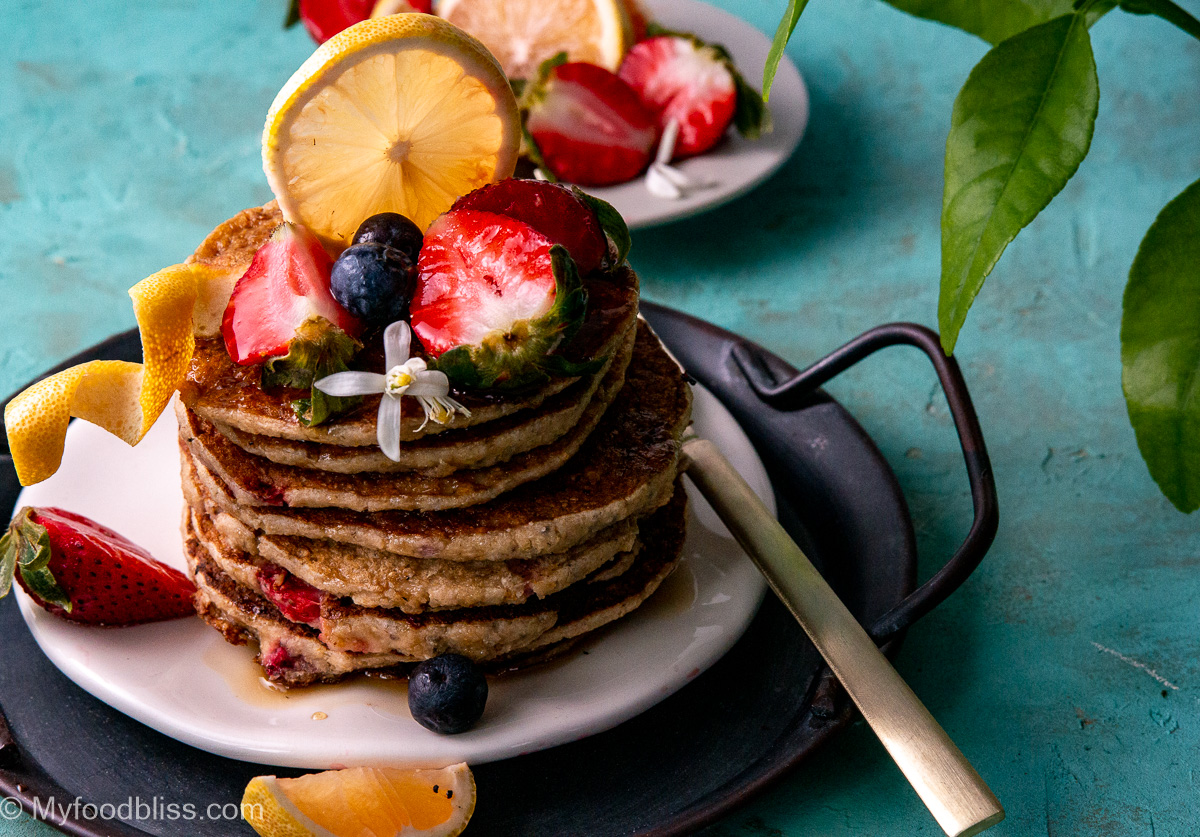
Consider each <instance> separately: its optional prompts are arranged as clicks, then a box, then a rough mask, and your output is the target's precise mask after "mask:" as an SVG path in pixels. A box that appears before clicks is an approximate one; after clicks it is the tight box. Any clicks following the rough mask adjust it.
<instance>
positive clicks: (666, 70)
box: [617, 27, 769, 159]
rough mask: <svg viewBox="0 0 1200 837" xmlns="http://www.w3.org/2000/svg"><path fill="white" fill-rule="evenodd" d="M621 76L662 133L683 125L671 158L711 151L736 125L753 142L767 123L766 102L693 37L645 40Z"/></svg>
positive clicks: (721, 53)
mask: <svg viewBox="0 0 1200 837" xmlns="http://www.w3.org/2000/svg"><path fill="white" fill-rule="evenodd" d="M652 31H657V32H662V31H664V30H657V29H654V28H653V27H652ZM617 72H618V75H620V77H621V78H622V79H623V80H624V81H626V82H627V83H628V84H629V86H630V87H632V88H633V89H634V90H635V91H636V92H637V94H638V96H640V97H641V100H642V102H643V103H644V104H645V105H646V106H647V107H649V108H650V109H651V110H653V111H654V112H655V113H656V114H657V115H658V127H659V129H660V130H663V129H665V128H666V126H667V124H668V123H669V122H671V121H672V120H674V121H675V122H677V123H678V124H679V136H678V138H677V139H676V141H675V153H674V157H673V159H681V158H683V157H691V156H694V155H696V154H702V153H703V152H705V151H707V150H708V149H710V148H712V147H713V146H714V145H716V144H717V143H718V142H719V141H720V139H721V137H722V136H724V134H725V129H726V128H728V127H729V123H730V122H734V121H735V120H736V123H737V128H738V130H739V131H740V132H741V133H742V134H743V135H744V136H746V137H749V138H754V137H757V136H758V135H759V134H760V133H761V132H762V131H763V130H766V128H767V125H768V124H769V118H768V116H767V111H766V107H765V106H764V105H763V102H762V97H761V96H759V95H758V93H757V92H756V91H755V90H754V89H753V88H751V87H750V86H749V85H747V84H746V82H745V81H744V80H743V79H742V77H741V75H740V74H739V73H738V71H737V68H736V67H734V65H733V61H732V59H731V58H730V57H729V53H728V52H726V51H725V49H724V48H723V47H720V46H715V45H711V44H706V43H704V42H703V41H701V40H700V39H698V38H695V37H693V36H691V35H680V34H676V33H667V34H658V35H656V36H655V37H652V38H649V39H647V40H645V41H642V42H641V43H638V44H636V45H634V47H633V49H631V50H629V52H628V53H627V54H626V56H625V60H624V61H623V62H622V63H621V67H620V69H619V70H618V71H617Z"/></svg>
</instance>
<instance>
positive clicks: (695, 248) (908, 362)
mask: <svg viewBox="0 0 1200 837" xmlns="http://www.w3.org/2000/svg"><path fill="white" fill-rule="evenodd" d="M285 5H286V4H285V3H284V2H283V0H257V2H236V3H235V2H220V3H219V2H198V1H197V2H167V0H158V2H149V3H127V2H125V0H95V2H90V3H86V4H83V3H63V4H44V3H40V2H14V0H6V2H4V3H3V4H2V7H3V8H4V10H5V12H6V14H5V15H4V17H5V24H6V29H7V31H6V36H7V37H6V44H5V47H4V51H3V57H2V58H0V126H3V129H2V130H0V294H2V295H3V300H4V303H5V304H4V306H3V311H2V313H0V391H5V392H7V391H10V390H12V389H13V388H15V387H16V386H18V385H20V384H21V383H22V382H24V381H25V380H27V379H28V378H29V377H30V376H32V375H34V374H35V373H37V372H39V371H40V370H42V369H44V368H46V367H48V366H50V365H51V364H54V363H57V362H59V361H61V360H62V359H64V358H66V357H68V356H69V355H71V354H73V353H74V352H76V351H78V350H80V349H82V348H84V347H86V346H88V345H90V344H92V343H94V342H96V341H97V340H100V339H101V338H104V337H106V336H108V335H109V334H111V333H113V332H115V331H118V330H122V329H125V328H129V327H130V326H132V325H133V316H132V313H131V310H130V306H129V301H128V298H127V296H126V295H125V291H126V289H127V288H128V287H129V286H130V285H132V284H133V283H134V282H136V281H137V280H139V279H140V278H142V277H143V276H145V275H147V274H149V273H151V272H153V271H154V270H156V269H158V268H159V267H162V266H164V265H166V264H170V263H173V262H177V261H180V260H182V259H183V258H184V257H185V256H186V255H187V254H188V253H189V252H190V251H191V250H192V249H193V248H194V247H195V245H196V244H197V243H198V242H199V241H200V239H201V238H202V237H203V236H204V234H205V233H206V232H207V231H208V230H209V229H210V228H211V227H213V226H214V225H215V224H216V223H217V222H219V221H221V220H222V219H224V218H226V217H228V216H229V215H232V214H233V213H234V212H236V211H238V210H240V209H242V208H243V207H246V206H250V205H254V204H259V203H262V202H263V201H264V200H266V199H267V198H269V197H270V195H269V192H268V190H267V187H266V183H265V181H264V178H263V176H262V172H261V170H260V162H259V132H260V130H261V125H262V118H263V115H264V114H265V112H266V109H267V106H268V105H269V104H270V101H271V98H272V97H273V95H274V93H275V91H276V90H277V89H278V88H279V87H280V86H281V85H282V84H283V82H284V81H285V80H286V79H287V77H288V76H289V74H290V73H291V72H292V70H294V69H295V68H296V67H297V66H298V65H299V64H300V62H301V61H302V60H303V59H304V57H305V56H307V54H308V53H309V52H310V50H311V48H312V45H311V43H310V42H309V41H308V39H307V36H306V35H305V34H304V32H303V31H302V30H299V29H296V30H292V31H290V32H283V31H281V30H280V28H279V21H280V19H281V17H282V14H283V10H284V6H285ZM720 5H722V6H724V7H725V8H727V9H730V10H732V11H735V12H737V13H739V14H742V15H744V16H745V17H746V18H747V19H749V20H751V21H752V22H753V23H755V24H756V25H757V26H758V27H759V28H760V29H762V30H764V31H768V32H770V31H773V30H774V26H775V23H776V21H777V20H778V18H779V15H780V13H781V12H782V10H783V7H784V2H783V0H756V2H753V3H751V2H741V3H739V2H735V0H723V2H721V3H720ZM1185 5H1187V4H1186V3H1185ZM1093 40H1094V45H1095V51H1096V60H1097V63H1098V65H1099V71H1100V80H1101V104H1100V120H1099V123H1098V125H1097V128H1096V135H1095V140H1094V142H1093V146H1092V152H1091V155H1090V156H1089V158H1088V159H1087V160H1086V161H1085V162H1084V164H1083V166H1082V167H1081V168H1080V170H1079V173H1078V175H1077V176H1076V177H1075V179H1074V180H1073V181H1072V182H1071V183H1070V185H1068V187H1067V188H1066V190H1065V191H1064V192H1063V194H1062V195H1061V196H1060V197H1059V199H1058V200H1057V201H1056V202H1055V203H1054V204H1052V205H1051V207H1050V208H1049V209H1048V210H1047V211H1046V212H1045V213H1043V214H1042V216H1041V217H1039V218H1038V219H1037V220H1036V221H1035V222H1034V223H1033V224H1032V225H1031V227H1030V228H1029V229H1028V230H1026V231H1025V233H1023V234H1022V236H1021V237H1020V238H1019V239H1018V240H1017V241H1016V243H1015V244H1014V245H1013V246H1012V247H1010V248H1009V251H1008V253H1007V254H1006V256H1005V257H1004V259H1003V260H1002V261H1001V263H1000V266H999V268H998V269H997V270H996V272H995V274H994V275H993V277H992V278H991V280H990V282H989V284H988V285H987V286H986V287H985V289H984V291H983V293H982V294H981V296H980V298H979V305H978V310H977V311H976V312H975V313H974V314H972V316H971V319H970V320H969V321H968V323H967V326H966V328H965V330H964V332H963V336H962V339H961V340H960V343H959V358H960V361H961V362H962V364H963V366H964V372H965V374H966V377H967V380H968V382H969V383H970V385H971V386H972V389H973V392H974V394H975V399H976V404H977V406H978V408H979V413H980V417H981V421H982V423H983V428H984V431H985V433H986V435H987V438H988V440H989V443H990V446H991V453H992V459H993V462H994V464H995V468H996V476H997V481H998V483H999V490H1000V498H1001V510H1002V511H1001V518H1002V519H1001V526H1000V534H999V537H998V538H997V541H996V545H995V547H994V548H993V550H992V552H991V553H990V554H989V556H988V557H987V559H986V560H985V562H984V564H983V566H982V567H981V568H980V570H979V571H978V572H977V573H976V574H975V576H974V577H973V578H972V579H971V580H970V581H969V582H968V583H967V585H966V586H965V587H964V588H963V589H962V590H961V591H960V592H959V593H957V594H956V595H955V596H954V597H953V598H952V599H951V600H950V601H949V602H948V603H947V604H946V605H945V606H944V607H942V608H941V609H939V610H938V611H937V612H935V613H934V614H933V615H931V616H930V617H928V618H927V619H926V620H925V621H923V622H922V623H921V624H920V625H918V626H917V627H916V628H915V629H914V630H912V631H911V632H910V634H909V638H908V641H907V643H906V645H905V647H904V649H903V651H902V653H901V655H900V658H899V661H898V666H899V668H900V671H901V672H902V673H903V674H904V675H905V677H907V678H908V680H909V682H910V683H911V684H912V686H913V687H914V689H915V690H916V691H917V693H918V694H919V695H920V696H921V697H922V698H924V700H925V701H926V702H927V704H928V705H929V707H930V709H931V710H932V711H933V713H934V715H936V716H937V717H938V718H939V719H940V720H941V722H942V723H943V724H944V725H945V727H946V729H947V730H948V731H949V732H950V734H951V736H952V737H953V738H955V740H956V741H957V742H958V743H959V744H960V746H961V747H962V749H963V750H964V751H965V752H966V754H967V755H968V757H969V758H970V759H971V760H972V761H973V762H974V763H975V765H976V766H977V767H978V769H979V771H980V773H982V774H983V776H984V777H986V778H987V779H988V781H989V782H990V783H991V785H992V787H993V788H994V789H995V791H996V793H997V794H998V795H999V797H1000V799H1001V800H1002V801H1003V802H1004V804H1005V806H1006V807H1007V809H1008V820H1007V822H1006V823H1004V824H1003V825H1001V826H1000V827H998V828H997V829H996V830H995V831H994V832H993V833H996V834H1011V835H1026V834H1051V835H1118V836H1119V837H1120V836H1123V835H1143V834H1144V835H1152V834H1158V835H1182V834H1190V833H1196V832H1197V831H1200V801H1198V800H1200V796H1198V793H1200V789H1198V788H1197V779H1196V776H1195V770H1194V768H1195V767H1196V764H1197V760H1198V759H1197V755H1196V754H1197V753H1198V752H1200V653H1198V652H1200V632H1198V630H1197V627H1198V622H1200V610H1198V608H1197V605H1196V602H1197V596H1198V595H1200V577H1198V575H1197V568H1198V567H1200V534H1198V533H1197V522H1196V519H1195V518H1187V517H1184V516H1183V515H1180V514H1178V513H1177V512H1175V511H1174V510H1173V509H1172V508H1171V507H1170V505H1169V504H1168V503H1167V502H1166V501H1165V500H1164V499H1163V498H1162V497H1161V496H1160V495H1159V494H1158V492H1157V490H1156V489H1155V487H1154V485H1153V483H1152V482H1151V480H1150V478H1149V477H1148V475H1147V473H1146V469H1145V467H1144V466H1143V464H1142V462H1141V460H1140V459H1139V457H1138V455H1137V450H1136V447H1135V444H1134V438H1133V432H1132V431H1131V430H1130V428H1129V426H1128V424H1127V421H1126V417H1125V408H1124V405H1123V403H1122V400H1121V390H1120V368H1119V354H1118V345H1117V328H1118V324H1119V319H1120V294H1121V289H1122V287H1123V284H1124V277H1125V274H1126V271H1127V270H1128V267H1129V264H1130V262H1131V261H1132V259H1133V255H1134V252H1135V250H1136V248H1137V243H1138V241H1139V239H1140V238H1141V235H1142V233H1143V232H1144V231H1145V229H1146V227H1147V226H1149V224H1150V222H1151V221H1152V220H1153V218H1154V215H1155V213H1156V212H1157V210H1158V208H1159V207H1161V206H1162V205H1163V204H1164V203H1165V202H1166V201H1167V200H1168V199H1169V198H1171V197H1172V196H1174V195H1176V194H1178V193H1179V192H1180V191H1181V190H1182V189H1183V188H1184V186H1186V185H1187V184H1188V183H1189V182H1191V181H1192V180H1194V179H1195V178H1196V177H1197V176H1198V175H1200V106H1198V105H1197V102H1200V44H1197V43H1196V42H1194V41H1189V40H1188V39H1187V38H1185V37H1184V36H1183V35H1181V34H1180V33H1178V32H1177V31H1175V30H1173V29H1171V28H1170V27H1169V26H1167V25H1166V24H1164V23H1161V22H1159V21H1157V20H1154V19H1148V18H1131V17H1129V16H1123V15H1120V14H1117V13H1114V14H1112V15H1110V16H1109V17H1108V18H1106V19H1104V20H1102V21H1101V22H1100V23H1099V24H1098V25H1097V26H1096V27H1095V29H1094V30H1093ZM984 51H985V45H984V44H983V43H982V42H980V41H977V40H975V39H973V38H971V37H970V36H967V35H964V34H961V33H959V32H955V31H953V30H950V29H946V28H943V27H940V26H937V25H935V24H931V23H926V22H923V21H917V20H914V19H912V18H909V17H906V16H905V15H903V14H900V13H898V12H896V11H894V10H892V9H890V8H889V7H886V6H884V5H883V4H880V3H877V2H838V3H830V2H826V3H813V4H812V5H811V7H810V8H809V10H808V11H807V12H806V13H805V16H804V18H803V20H802V21H801V23H800V27H799V29H798V30H797V34H796V37H795V39H794V41H793V43H792V46H791V47H790V48H789V53H790V55H791V56H792V57H793V59H794V60H795V61H796V63H797V64H798V65H799V67H800V69H801V72H802V73H803V74H804V75H805V78H806V79H807V81H808V84H809V88H810V91H811V93H812V117H811V121H810V127H809V133H808V135H807V137H806V138H805V140H804V143H803V144H802V146H801V148H800V151H799V152H798V153H797V155H796V157H795V158H794V159H793V160H792V161H791V162H790V163H789V164H788V165H787V166H786V167H785V168H784V169H783V171H782V172H781V173H780V174H779V176H777V177H776V178H775V179H773V180H772V181H770V182H769V183H768V184H766V185H765V186H763V187H761V188H760V189H758V190H757V191H756V192H754V193H753V194H752V195H750V196H748V197H746V198H744V199H742V200H740V201H738V202H736V203H733V204H731V205H729V206H727V207H725V208H723V209H720V210H718V211H715V212H712V213H710V214H708V215H706V216H702V217H700V218H697V219H694V220H691V221H687V222H683V223H679V224H675V225H672V226H668V227H664V228H661V229H656V230H651V231H646V232H641V233H637V234H636V235H635V237H634V249H633V254H632V259H633V261H634V264H635V266H636V267H637V269H638V270H639V271H640V272H641V274H642V276H643V277H644V282H645V290H646V294H647V296H648V297H650V298H652V299H655V300H657V301H660V302H665V303H668V304H671V305H675V306H679V307H681V308H683V309H686V310H688V311H691V312H693V313H695V314H698V315H701V316H703V317H707V318H710V319H712V320H714V321H715V322H718V323H720V324H721V325H723V326H727V327H729V328H732V329H734V330H736V331H740V332H742V333H744V334H746V335H748V336H750V337H752V338H754V339H755V340H758V341H759V342H761V343H763V344H764V345H766V346H768V347H770V348H772V349H774V350H775V351H777V352H779V353H780V354H782V355H784V356H785V357H787V358H789V359H791V360H792V361H794V362H796V363H797V364H802V363H805V362H806V361H808V360H811V359H814V358H816V357H818V356H820V355H821V354H823V353H825V352H826V351H828V350H829V349H831V348H833V347H834V346H836V345H838V344H840V343H842V342H844V341H845V340H848V339H849V338H851V337H853V336H855V335H856V334H858V333H859V332H861V331H863V330H865V329H867V328H869V327H870V326H872V325H875V324H877V323H879V322H882V321H885V320H895V319H909V320H916V321H918V322H923V323H927V324H933V323H934V321H935V306H936V287H937V273H938V269H939V255H938V244H939V232H938V216H939V211H940V206H941V154H942V148H943V144H944V142H945V134H946V130H947V127H948V124H949V114H950V105H951V103H952V101H953V99H954V95H955V93H956V92H957V90H958V87H959V86H960V85H961V83H962V81H963V80H964V79H965V77H966V74H967V73H968V71H969V70H970V68H971V67H972V66H973V64H974V63H975V62H976V61H977V60H978V59H979V58H980V57H981V56H982V55H983V53H984ZM832 391H833V393H834V394H835V395H836V396H837V397H839V398H840V399H842V400H843V402H844V403H845V404H846V405H847V406H848V407H849V408H850V409H851V410H852V411H853V412H854V413H855V414H856V415H857V416H858V417H859V418H860V419H861V420H862V422H863V423H864V424H865V425H866V427H867V429H868V430H869V431H870V432H871V433H872V434H873V435H874V436H875V438H876V439H877V440H878V442H879V444H880V447H881V448H882V449H883V451H884V453H885V454H886V455H887V456H888V457H889V459H890V460H891V462H892V463H893V464H894V466H895V468H896V470H897V472H898V474H899V476H900V480H901V482H902V484H903V485H904V488H905V490H906V491H907V493H908V496H909V499H910V502H911V505H912V510H913V514H914V517H915V519H916V523H917V528H918V532H919V537H920V545H921V548H922V556H923V557H922V568H923V570H924V572H925V573H926V574H928V573H929V572H932V571H933V570H934V569H935V568H936V567H937V566H938V565H939V563H940V561H941V560H942V559H943V558H944V557H945V556H946V554H947V553H948V552H949V551H950V550H951V549H952V548H953V547H954V546H955V545H956V543H957V540H958V539H959V538H960V537H961V535H962V534H963V532H964V531H965V528H966V525H967V522H968V521H969V509H970V503H969V497H968V495H967V492H966V477H965V474H964V471H963V468H962V465H961V464H960V458H959V454H958V452H957V449H956V446H955V441H954V438H953V433H952V429H951V426H950V422H949V418H948V415H947V412H946V409H945V406H944V404H943V401H942V399H941V395H940V393H939V392H938V391H937V388H936V384H935V381H934V378H933V375H932V373H931V372H930V371H928V369H927V368H926V365H925V364H924V361H923V360H922V359H921V358H920V357H919V355H917V354H916V353H915V352H913V351H911V350H904V351H900V350H895V352H894V353H893V354H888V355H884V356H883V357H880V358H878V359H876V360H873V361H871V362H870V363H869V364H867V365H866V366H865V367H864V368H863V369H861V370H856V371H855V372H853V373H852V374H849V375H847V376H845V377H844V378H843V379H841V380H839V381H837V382H836V383H835V384H834V386H833V387H832ZM31 699H34V698H32V697H31ZM667 781H669V777H668V779H667ZM664 792H670V788H669V786H667V785H664ZM47 831H48V830H47V829H44V828H41V827H38V826H36V825H32V824H29V823H27V822H19V823H16V824H5V823H3V822H0V835H6V834H14V833H21V834H25V833H29V834H41V833H45V832H47ZM708 833H709V835H710V837H740V835H810V834H812V835H934V834H937V833H939V832H938V830H937V828H936V826H935V825H934V824H933V821H932V820H931V819H930V817H929V816H928V815H927V814H926V812H925V811H924V809H923V808H922V807H921V805H920V803H919V802H918V801H917V798H916V796H915V795H914V794H913V793H912V792H911V790H909V789H908V787H907V786H906V785H905V784H904V781H903V779H902V778H901V776H900V774H899V772H898V771H897V770H896V768H895V767H894V766H893V765H892V764H891V763H890V762H889V761H888V759H887V757H886V755H885V754H884V752H883V750H882V749H881V748H880V747H879V745H878V744H877V742H876V741H875V740H874V739H873V738H872V736H871V734H870V732H869V731H868V730H867V729H866V728H865V727H863V726H862V725H861V724H859V725H857V726H856V727H854V728H853V729H852V730H851V731H850V732H849V733H848V734H846V735H844V736H842V737H841V738H839V739H838V740H837V741H836V742H835V743H833V744H832V745H831V746H830V747H828V748H827V749H826V750H825V751H824V752H822V753H821V754H820V755H819V756H817V757H816V758H814V759H813V760H812V761H811V762H809V764H808V765H807V766H805V767H802V768H801V769H800V770H798V771H796V772H795V773H794V774H792V775H791V776H790V777H789V778H787V779H786V780H785V781H783V782H781V783H780V784H779V785H777V786H776V787H774V788H773V789H772V790H770V791H769V792H768V793H766V794H765V795H764V796H762V797H761V798H760V799H758V800H757V801H756V802H754V803H753V804H752V805H751V806H749V807H748V808H746V809H744V810H743V811H741V812H739V813H737V814H735V815H734V816H732V817H730V818H729V819H728V820H727V821H725V822H723V823H721V824H719V825H718V826H715V827H714V828H713V829H711V830H710V832H708Z"/></svg>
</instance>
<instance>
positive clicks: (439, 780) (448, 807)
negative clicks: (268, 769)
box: [242, 764, 475, 837]
mask: <svg viewBox="0 0 1200 837" xmlns="http://www.w3.org/2000/svg"><path fill="white" fill-rule="evenodd" d="M474 810H475V780H474V778H473V777H472V775H471V771H470V769H469V768H468V767H467V765H466V764H455V765H451V766H450V767H445V768H441V769H438V770H399V769H395V768H371V767H355V768H348V769H345V770H327V771H325V772H323V773H312V774H309V775H307V776H301V777H299V778H297V779H279V778H276V777H274V776H256V777H255V778H253V779H251V780H250V784H248V785H247V786H246V792H245V794H244V795H243V797H242V815H243V816H244V817H245V818H246V820H247V822H249V823H250V825H251V826H253V827H254V830H255V831H257V832H258V833H259V834H261V835H263V837H329V836H330V835H332V837H357V835H361V834H376V835H381V837H382V835H394V834H396V835H398V834H401V833H403V834H405V835H411V837H455V835H458V834H460V833H461V832H462V830H463V829H464V828H466V826H467V822H468V821H469V820H470V819H471V814H472V813H473V812H474Z"/></svg>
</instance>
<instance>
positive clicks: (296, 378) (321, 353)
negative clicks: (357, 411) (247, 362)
mask: <svg viewBox="0 0 1200 837" xmlns="http://www.w3.org/2000/svg"><path fill="white" fill-rule="evenodd" d="M360 349H362V344H361V343H359V342H358V341H357V340H355V339H354V338H353V337H351V336H350V335H348V334H346V333H345V332H344V331H342V330H341V329H340V328H338V327H337V326H335V325H333V324H332V323H331V322H329V321H328V320H326V319H324V318H323V317H313V318H311V319H309V320H307V321H306V322H305V323H304V324H303V325H301V326H300V328H298V329H296V336H295V337H294V338H292V342H291V343H290V344H289V345H288V353H287V354H286V355H284V356H282V357H275V358H271V359H270V360H268V361H267V362H266V363H264V364H263V369H262V385H263V386H264V387H288V388H290V389H307V390H309V397H308V398H301V399H298V400H296V401H293V402H292V410H293V411H294V412H295V413H296V417H297V418H298V419H300V423H301V424H303V425H304V426H305V427H316V426H317V425H319V424H321V423H323V422H325V421H328V420H329V419H330V418H332V417H333V416H336V415H341V414H342V413H346V412H349V411H350V410H352V409H354V408H355V407H357V406H358V404H359V403H360V402H361V401H362V399H361V398H359V397H357V396H354V397H348V398H339V397H335V396H332V395H329V394H327V393H324V392H321V390H319V389H317V388H316V387H314V386H313V382H314V381H319V380H320V379H321V378H324V377H326V376H328V375H333V374H334V373H336V372H345V371H346V370H347V369H349V368H350V367H349V363H350V361H351V360H352V359H353V358H354V355H355V354H357V353H358V351H359V350H360Z"/></svg>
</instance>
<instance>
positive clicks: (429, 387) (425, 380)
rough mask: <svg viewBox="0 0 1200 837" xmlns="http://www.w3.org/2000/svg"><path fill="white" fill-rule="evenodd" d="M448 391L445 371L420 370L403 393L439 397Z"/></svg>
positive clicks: (447, 379) (448, 383) (448, 380)
mask: <svg viewBox="0 0 1200 837" xmlns="http://www.w3.org/2000/svg"><path fill="white" fill-rule="evenodd" d="M448 392H450V379H449V378H447V377H446V373H445V372H422V373H421V374H420V375H418V376H417V379H416V380H415V381H414V382H413V383H411V384H409V385H408V389H407V390H405V395H411V396H414V397H416V396H418V395H423V396H425V397H427V398H433V397H440V396H443V395H446V394H447V393H448Z"/></svg>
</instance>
